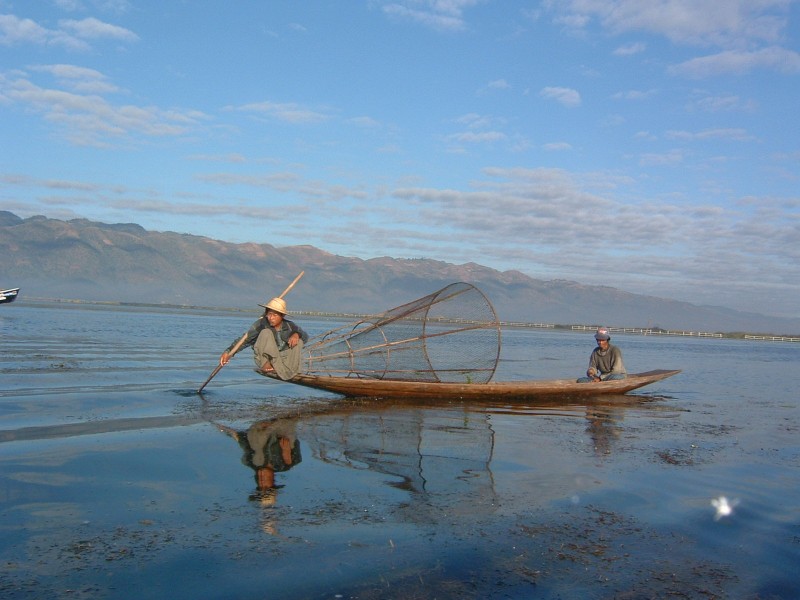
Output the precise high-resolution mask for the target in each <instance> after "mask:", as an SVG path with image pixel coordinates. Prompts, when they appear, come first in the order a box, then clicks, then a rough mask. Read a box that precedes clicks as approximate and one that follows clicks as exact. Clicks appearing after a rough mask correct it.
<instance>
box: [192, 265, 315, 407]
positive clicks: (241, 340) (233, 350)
mask: <svg viewBox="0 0 800 600" xmlns="http://www.w3.org/2000/svg"><path fill="white" fill-rule="evenodd" d="M303 275H305V271H300V274H299V275H298V276H297V277H295V278H294V281H292V283H290V284H289V285H288V286H287V287H286V289H285V290H283V293H282V294H281V295H280V296H278V298H283V297H284V296H285V295H286V294H288V293H289V292H290V291H291V289H292V288H293V287H294V286H295V285H296V284H297V282H298V281H300V278H301V277H302V276H303ZM246 339H247V332H246V331H245V333H244V335H243V336H242V337H241V338H239V341H238V342H236V344H234V346H233V348H231V351H230V352H229V354H230V356H231V357H233V355H234V354H236V353H237V352H238V351H239V350H240V349H241V347H242V344H244V342H245V340H246ZM224 366H225V365H223V364H218V365H217V367H216V368H215V369H214V370H213V371H211V375H209V376H208V379H206V380H205V382H203V385H201V386H200V387H199V388H198V390H197V393H198V394H199V393H200V392H202V391H203V388H204V387H206V386H207V385H208V382H209V381H211V380H212V379H214V376H215V375H216V374H217V373H219V372H220V369H222V367H224Z"/></svg>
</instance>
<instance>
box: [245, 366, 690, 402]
mask: <svg viewBox="0 0 800 600" xmlns="http://www.w3.org/2000/svg"><path fill="white" fill-rule="evenodd" d="M677 373H680V371H679V370H673V371H667V370H658V371H647V372H646V373H635V374H629V375H628V376H627V377H626V378H625V379H618V380H611V381H600V382H597V383H576V381H575V380H574V379H551V380H533V381H503V382H489V383H450V382H430V381H397V380H391V379H374V378H368V377H355V376H353V377H328V376H324V375H323V376H319V375H306V374H299V375H295V376H294V377H293V378H292V379H291V380H290V381H291V383H296V384H298V385H302V386H306V387H310V388H315V389H318V390H325V391H327V392H334V393H336V394H342V395H344V396H347V397H350V398H418V399H459V400H470V399H474V400H478V399H490V398H497V399H505V400H525V399H531V398H547V397H571V396H598V395H601V394H602V395H605V394H624V393H625V392H629V391H631V390H635V389H638V388H640V387H643V386H645V385H649V384H651V383H655V382H656V381H661V380H662V379H666V378H667V377H671V376H672V375H676V374H677ZM261 374H262V375H266V376H268V377H270V376H271V375H269V374H267V373H261ZM273 377H274V376H273Z"/></svg>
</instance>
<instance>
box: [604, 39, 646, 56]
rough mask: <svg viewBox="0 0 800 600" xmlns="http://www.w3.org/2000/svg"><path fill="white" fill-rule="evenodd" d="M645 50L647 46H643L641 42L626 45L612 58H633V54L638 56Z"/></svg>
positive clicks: (618, 49) (614, 53)
mask: <svg viewBox="0 0 800 600" xmlns="http://www.w3.org/2000/svg"><path fill="white" fill-rule="evenodd" d="M646 49H647V45H646V44H643V43H642V42H636V43H633V44H627V45H625V46H620V47H619V48H617V49H616V50H614V52H612V54H613V55H614V56H633V55H634V54H640V53H641V52H644V51H645V50H646Z"/></svg>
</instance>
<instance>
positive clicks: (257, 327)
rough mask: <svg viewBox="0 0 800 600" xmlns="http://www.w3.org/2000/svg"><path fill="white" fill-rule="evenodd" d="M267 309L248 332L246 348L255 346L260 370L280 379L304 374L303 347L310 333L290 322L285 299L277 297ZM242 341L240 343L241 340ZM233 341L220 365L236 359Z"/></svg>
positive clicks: (220, 360)
mask: <svg viewBox="0 0 800 600" xmlns="http://www.w3.org/2000/svg"><path fill="white" fill-rule="evenodd" d="M259 306H263V307H264V314H263V315H262V316H261V317H259V319H258V320H257V321H256V322H255V323H253V324H252V325H251V326H250V329H248V330H247V337H246V338H245V341H244V344H242V346H241V347H242V348H245V347H247V346H253V353H254V354H253V358H254V360H255V361H256V368H257V369H259V370H261V371H263V372H265V373H274V374H275V375H277V376H278V377H279V378H280V379H283V380H287V379H291V378H292V377H294V376H295V375H297V373H299V372H300V366H301V362H302V356H303V344H304V343H305V342H307V341H308V334H307V333H306V332H305V331H303V329H302V327H300V326H299V325H297V324H295V323H294V321H290V320H289V319H286V318H285V317H286V302H285V301H284V300H283V298H273V299H272V300H270V301H269V302H267V304H259ZM237 341H238V340H237ZM235 345H236V342H233V343H232V344H231V345H230V346H228V348H227V349H226V350H225V352H223V353H222V356H220V357H219V364H220V366H225V365H226V364H228V361H229V360H230V359H231V358H232V357H233V354H231V350H232V349H233V347H234V346H235Z"/></svg>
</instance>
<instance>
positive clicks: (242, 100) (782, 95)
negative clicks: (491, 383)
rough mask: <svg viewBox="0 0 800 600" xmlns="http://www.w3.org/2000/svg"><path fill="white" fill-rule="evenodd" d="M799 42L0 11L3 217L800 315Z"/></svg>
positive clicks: (697, 16) (617, 31)
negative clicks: (315, 251)
mask: <svg viewBox="0 0 800 600" xmlns="http://www.w3.org/2000/svg"><path fill="white" fill-rule="evenodd" d="M798 37H800V4H799V3H798V2H797V1H796V0H720V1H718V2H709V1H707V0H613V1H612V0H561V1H556V0H545V1H529V2H522V1H515V0H449V1H447V0H440V1H434V0H402V1H401V0H394V1H381V0H342V1H333V0H326V1H316V0H309V1H302V0H297V1H283V2H230V1H221V0H220V1H217V0H206V1H200V0H198V1H194V2H190V1H177V0H176V1H166V2H165V1H161V0H159V1H154V0H153V1H139V0H52V1H47V0H17V1H10V0H0V209H3V210H10V211H12V212H15V213H16V214H18V215H20V216H22V217H29V216H32V215H36V214H43V215H46V216H48V217H52V218H59V219H70V218H88V219H92V220H98V221H104V222H110V223H118V222H134V223H139V224H141V225H142V226H144V227H146V228H148V229H152V230H159V231H166V230H169V231H177V232H185V233H191V234H197V235H203V236H209V237H212V238H217V239H221V240H226V241H230V242H258V243H269V244H273V245H275V246H288V245H298V244H310V245H313V246H316V247H318V248H321V249H323V250H325V251H327V252H330V253H332V254H338V255H343V256H356V257H360V258H372V257H377V256H392V257H398V258H432V259H437V260H443V261H447V262H452V263H456V264H461V263H466V262H476V263H479V264H482V265H486V266H489V267H493V268H496V269H499V270H509V269H516V270H519V271H522V272H523V273H525V274H527V275H530V276H532V277H536V278H541V279H569V280H574V281H578V282H581V283H585V284H602V285H608V286H612V287H617V288H620V289H623V290H627V291H631V292H635V293H642V294H649V295H653V296H659V297H666V298H676V299H680V300H687V301H690V302H694V303H697V304H715V305H721V306H728V307H731V308H735V309H740V310H747V311H754V312H760V313H765V314H773V315H780V316H791V317H800V308H799V307H800V266H798V265H800V209H799V207H800V135H798V134H800V126H798V121H799V120H800V119H798V116H797V115H798V105H799V104H800V40H798ZM8 283H9V285H10V284H11V283H13V282H8ZM354 283H355V284H357V282H354ZM535 310H536V307H531V317H532V318H535Z"/></svg>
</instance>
